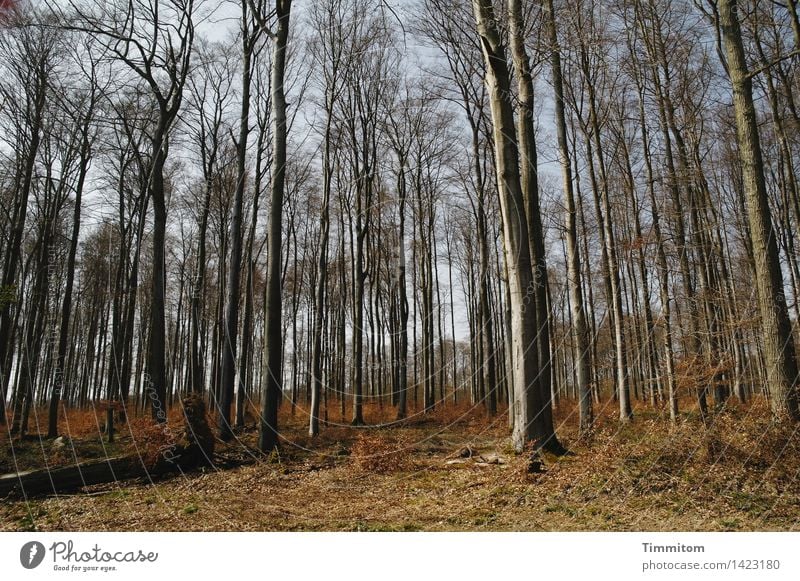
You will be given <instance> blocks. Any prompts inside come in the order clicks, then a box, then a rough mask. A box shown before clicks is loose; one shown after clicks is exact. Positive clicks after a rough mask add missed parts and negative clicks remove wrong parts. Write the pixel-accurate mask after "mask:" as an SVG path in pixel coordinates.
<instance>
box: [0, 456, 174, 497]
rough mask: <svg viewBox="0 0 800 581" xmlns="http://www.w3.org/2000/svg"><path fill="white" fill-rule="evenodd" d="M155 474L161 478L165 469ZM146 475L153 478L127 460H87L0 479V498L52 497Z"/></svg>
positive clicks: (134, 460)
mask: <svg viewBox="0 0 800 581" xmlns="http://www.w3.org/2000/svg"><path fill="white" fill-rule="evenodd" d="M155 472H158V473H159V474H161V473H164V472H165V469H164V468H161V469H158V470H156V471H155ZM147 474H151V475H152V474H154V471H153V470H147V469H146V468H145V467H144V465H143V464H142V462H141V460H139V459H138V458H135V457H130V456H123V457H117V458H106V459H104V460H90V461H87V462H79V463H78V464H75V465H72V466H63V467H59V468H50V469H47V468H45V469H40V470H28V471H25V472H16V473H12V474H4V475H2V476H0V498H3V497H5V496H7V495H8V494H10V493H12V492H15V493H19V494H22V495H24V496H26V497H28V496H38V495H43V494H55V493H58V492H67V491H71V490H76V489H79V488H83V487H84V486H91V485H93V484H105V483H108V482H116V481H118V480H126V479H130V478H138V477H140V476H145V475H147Z"/></svg>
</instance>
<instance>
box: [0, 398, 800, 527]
mask: <svg viewBox="0 0 800 581" xmlns="http://www.w3.org/2000/svg"><path fill="white" fill-rule="evenodd" d="M681 405H682V409H683V410H686V409H690V405H691V402H690V401H682V402H681ZM439 407H440V408H442V406H439ZM332 409H336V411H337V413H336V414H332V413H330V410H329V417H328V422H327V424H326V425H323V427H322V431H321V434H320V435H319V436H318V437H316V438H310V437H309V436H308V435H307V431H306V430H307V428H306V424H305V422H306V419H307V418H305V417H303V413H302V409H301V407H300V406H298V407H297V408H296V409H295V413H294V415H292V413H291V409H290V406H288V405H287V406H284V408H283V409H282V410H281V423H282V426H283V436H284V439H283V441H282V445H281V452H280V454H279V456H278V461H277V462H275V461H272V462H267V461H265V459H264V458H262V457H261V456H259V455H258V454H257V453H256V452H255V444H256V438H257V433H256V431H255V429H254V426H253V425H252V424H251V425H249V426H248V427H246V428H245V429H243V430H238V431H237V433H236V438H235V439H234V440H233V441H232V442H228V443H225V444H221V443H220V442H217V461H218V462H217V464H216V465H214V466H211V467H208V468H204V469H200V470H198V471H195V472H191V473H187V474H184V475H181V476H179V477H176V478H172V479H167V480H162V481H158V482H156V483H150V482H147V481H134V482H123V483H116V484H112V485H102V486H96V487H93V488H91V489H87V490H84V491H82V492H80V493H78V494H75V495H72V496H70V497H69V498H68V499H67V498H64V497H57V498H47V499H38V500H33V501H30V502H28V503H25V502H23V501H20V500H13V499H10V500H11V501H10V502H6V503H3V506H2V508H0V528H2V529H5V530H20V529H41V530H93V529H102V530H642V529H644V530H791V529H793V528H797V527H800V507H798V503H797V499H798V498H800V434H798V431H797V426H793V425H783V424H776V423H774V422H773V421H772V420H771V417H770V413H769V409H768V407H767V406H766V405H765V404H764V403H763V402H760V401H758V400H757V401H755V402H754V403H752V404H748V405H747V406H738V405H733V404H732V405H730V406H729V407H728V408H727V409H725V410H722V411H718V412H716V413H715V414H713V416H712V420H711V421H709V422H706V423H704V422H702V421H701V420H700V418H699V417H698V416H697V415H696V414H695V413H694V412H691V411H689V412H684V413H683V415H682V416H681V418H680V419H679V421H677V422H675V423H674V424H673V423H671V422H669V419H668V417H665V413H664V411H663V410H655V411H654V410H650V409H648V408H647V407H645V406H642V405H640V406H639V407H637V409H635V414H636V415H635V419H634V421H633V422H632V423H630V424H628V425H621V424H620V423H619V422H618V420H617V412H616V410H615V406H612V405H609V406H607V407H602V406H598V417H597V421H596V423H595V427H594V429H593V430H592V432H591V433H590V434H589V435H587V436H583V437H578V434H577V432H576V429H575V424H576V421H575V420H576V418H575V417H574V413H575V411H574V404H573V402H567V401H562V402H560V403H559V406H558V408H557V410H556V425H557V427H558V432H559V436H560V438H561V440H562V442H563V443H564V444H565V445H566V447H567V448H568V449H569V450H570V452H571V453H570V454H569V455H567V456H563V457H554V456H551V455H548V454H544V455H543V457H542V459H541V461H542V466H541V468H542V470H541V472H538V473H530V472H529V471H528V468H529V466H530V457H529V456H528V455H527V454H526V455H522V456H518V455H515V454H513V451H512V450H511V449H510V444H509V438H508V430H507V417H506V416H505V415H504V414H503V413H500V414H498V415H497V416H496V417H494V418H488V417H486V414H485V411H484V410H483V409H482V408H481V407H477V408H472V407H471V406H468V405H463V404H462V405H459V406H458V407H456V406H453V405H452V404H450V405H449V406H448V407H445V408H442V409H436V410H434V411H433V412H432V413H428V414H418V413H414V412H412V413H410V414H409V418H408V419H407V420H405V421H403V422H399V423H395V422H393V419H394V417H393V416H394V410H393V409H392V408H391V407H390V406H383V407H381V406H379V405H376V404H372V405H368V406H367V407H366V409H365V418H366V419H367V422H368V423H369V424H371V427H369V426H368V427H352V426H349V425H348V424H347V423H346V422H338V421H336V422H334V421H332V420H333V418H334V417H336V419H337V420H338V419H339V418H338V415H339V414H338V408H332ZM177 421H178V418H173V417H172V416H171V417H170V424H172V423H173V422H177ZM87 423H89V422H87ZM131 423H132V424H134V422H131ZM134 425H135V424H134ZM176 425H177V424H176ZM376 426H380V427H376ZM123 431H124V430H122V429H121V430H120V433H122V432H123ZM133 432H134V435H136V430H135V429H134V430H133ZM95 436H96V434H95ZM128 437H130V435H129V436H128ZM76 439H77V438H76ZM2 443H3V446H5V445H6V444H7V440H3V442H2ZM120 445H125V444H120ZM233 455H238V457H240V458H242V459H243V461H245V463H246V465H244V466H242V465H238V467H235V468H231V467H230V465H229V464H225V462H223V461H222V460H221V459H222V458H228V457H230V456H233ZM239 464H241V462H240V463H239ZM187 507H191V510H190V509H189V508H187Z"/></svg>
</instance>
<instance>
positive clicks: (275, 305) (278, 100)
mask: <svg viewBox="0 0 800 581" xmlns="http://www.w3.org/2000/svg"><path fill="white" fill-rule="evenodd" d="M291 8H292V0H276V2H275V9H276V16H277V30H276V32H275V38H273V40H272V42H273V43H274V44H273V57H272V115H273V121H272V123H273V135H272V141H273V144H272V148H273V167H274V170H273V174H272V185H271V194H270V206H271V207H270V218H269V234H268V236H269V238H268V242H267V244H268V248H267V253H268V255H267V288H266V301H265V309H266V323H265V332H264V338H265V340H266V345H265V349H266V358H265V359H266V366H265V374H266V376H265V377H264V386H263V393H262V397H261V422H260V426H259V436H258V447H259V450H261V451H262V452H269V451H271V450H273V449H275V448H276V447H277V446H278V402H279V399H280V396H281V389H282V383H283V363H282V355H283V345H282V337H281V286H282V284H281V282H282V281H281V230H282V220H283V193H284V183H285V181H286V139H287V123H286V93H285V90H284V78H285V76H286V49H287V43H288V39H289V16H290V13H291Z"/></svg>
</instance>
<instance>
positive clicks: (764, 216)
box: [717, 0, 800, 421]
mask: <svg viewBox="0 0 800 581" xmlns="http://www.w3.org/2000/svg"><path fill="white" fill-rule="evenodd" d="M717 6H718V9H719V17H720V25H721V28H722V37H723V39H724V44H725V54H726V56H727V64H728V71H729V74H730V79H731V85H732V87H733V108H734V113H735V120H736V136H737V141H738V145H739V160H740V161H741V164H742V176H743V178H744V187H745V195H746V199H747V218H748V223H749V226H750V238H751V242H752V247H753V258H754V262H755V270H756V280H755V284H756V290H757V292H758V303H759V310H760V313H761V325H762V339H763V345H764V364H765V366H766V373H767V381H768V386H769V391H770V403H771V405H772V412H773V414H774V415H775V416H776V417H777V418H779V419H781V418H784V417H789V418H791V419H793V420H795V421H797V420H800V410H798V394H797V373H798V369H797V360H796V355H795V348H794V338H793V336H792V327H791V322H790V320H789V313H788V310H787V308H786V297H785V296H784V286H783V275H782V273H781V267H780V256H779V254H778V244H777V240H776V237H775V232H774V230H773V227H772V217H771V215H770V209H769V199H768V196H767V187H766V182H765V180H764V169H763V168H764V162H763V159H762V156H761V143H760V139H759V135H758V120H757V117H756V111H755V106H754V104H753V85H752V77H751V75H750V72H749V71H748V69H747V61H746V60H745V53H744V45H743V42H742V32H741V28H740V25H739V17H738V14H737V3H736V0H719V2H718V4H717Z"/></svg>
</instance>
